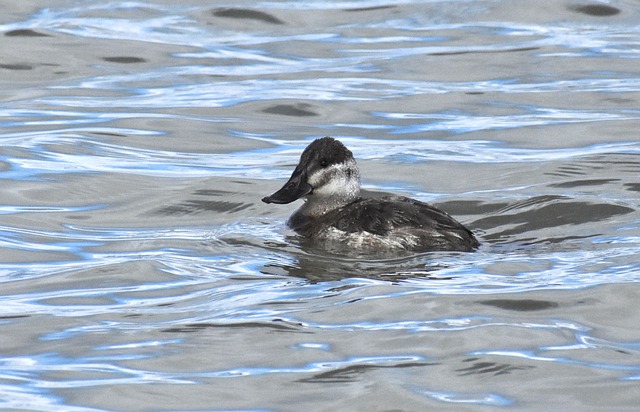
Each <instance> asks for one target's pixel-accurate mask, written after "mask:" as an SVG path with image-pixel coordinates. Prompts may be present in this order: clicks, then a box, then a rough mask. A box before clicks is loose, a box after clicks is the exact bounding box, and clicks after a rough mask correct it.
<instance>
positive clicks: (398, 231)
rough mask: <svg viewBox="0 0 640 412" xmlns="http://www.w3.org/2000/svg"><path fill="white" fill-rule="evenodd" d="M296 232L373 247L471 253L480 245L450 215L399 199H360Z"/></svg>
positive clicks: (309, 222) (414, 201)
mask: <svg viewBox="0 0 640 412" xmlns="http://www.w3.org/2000/svg"><path fill="white" fill-rule="evenodd" d="M296 231H298V232H299V233H300V234H302V235H303V236H305V237H307V238H314V237H319V238H321V239H324V240H326V239H329V238H332V237H333V238H334V239H333V240H343V241H345V240H346V241H347V243H348V244H349V246H365V247H366V246H370V247H373V248H375V247H381V248H384V247H394V248H397V247H399V248H402V249H405V250H412V251H431V250H441V251H442V250H450V251H451V250H455V251H471V250H473V249H475V248H477V247H478V246H479V242H478V241H477V240H476V238H475V237H474V236H473V233H471V231H470V230H468V229H467V228H466V227H464V226H463V225H462V224H461V223H459V222H458V221H456V220H455V219H454V218H452V217H451V216H450V215H449V214H447V213H446V212H443V211H441V210H439V209H437V208H435V207H433V206H431V205H429V204H427V203H423V202H420V201H418V200H414V199H410V198H407V197H399V196H385V197H382V198H360V199H358V200H356V201H355V202H353V203H350V204H348V205H346V206H344V207H342V208H339V209H336V210H333V211H331V212H329V213H327V214H325V215H323V216H321V217H318V218H314V219H310V220H308V221H307V222H306V224H304V225H301V226H299V227H298V228H296ZM341 237H342V239H341Z"/></svg>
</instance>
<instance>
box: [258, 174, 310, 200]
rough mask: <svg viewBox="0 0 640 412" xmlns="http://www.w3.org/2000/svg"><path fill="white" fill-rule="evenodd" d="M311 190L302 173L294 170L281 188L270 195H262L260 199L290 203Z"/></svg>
mask: <svg viewBox="0 0 640 412" xmlns="http://www.w3.org/2000/svg"><path fill="white" fill-rule="evenodd" d="M312 191H313V188H312V187H311V185H310V184H309V183H307V179H306V177H305V174H304V173H296V172H294V173H293V175H292V176H291V178H290V179H289V181H288V182H287V183H285V185H284V186H282V189H280V190H278V191H277V192H275V193H274V194H272V195H271V196H267V197H263V198H262V201H263V202H265V203H278V204H285V203H291V202H293V201H294V200H298V199H300V198H301V197H303V196H306V195H308V194H309V193H311V192H312Z"/></svg>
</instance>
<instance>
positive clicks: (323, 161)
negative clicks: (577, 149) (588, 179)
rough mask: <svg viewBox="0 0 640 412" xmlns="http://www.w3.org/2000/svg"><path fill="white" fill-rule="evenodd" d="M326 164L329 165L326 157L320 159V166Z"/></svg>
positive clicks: (322, 166)
mask: <svg viewBox="0 0 640 412" xmlns="http://www.w3.org/2000/svg"><path fill="white" fill-rule="evenodd" d="M327 166H329V162H328V161H327V159H320V167H321V168H323V169H324V168H325V167H327Z"/></svg>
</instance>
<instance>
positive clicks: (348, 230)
mask: <svg viewBox="0 0 640 412" xmlns="http://www.w3.org/2000/svg"><path fill="white" fill-rule="evenodd" d="M301 197H305V204H304V205H302V207H300V209H298V210H297V211H296V212H295V213H294V214H293V215H292V216H291V217H290V218H289V220H288V225H289V227H291V228H292V229H293V230H295V231H296V232H297V233H298V234H300V235H302V236H303V237H304V238H306V239H309V240H312V241H313V240H317V241H322V242H327V241H328V242H332V243H334V242H335V243H337V244H344V245H345V246H346V247H349V248H353V249H374V250H375V249H380V250H390V249H398V250H407V251H416V252H424V251H435V250H441V251H443V250H449V251H472V250H474V249H475V248H477V247H478V246H479V242H478V241H477V240H476V238H475V236H474V235H473V233H471V231H470V230H469V229H467V228H466V227H464V226H463V225H462V224H461V223H459V222H458V221H456V220H455V219H454V218H452V217H451V216H449V215H448V214H447V213H445V212H443V211H441V210H439V209H437V208H435V207H433V206H431V205H429V204H427V203H424V202H420V201H418V200H414V199H410V198H407V197H401V196H385V197H379V198H364V197H361V196H360V174H359V172H358V167H357V165H356V162H355V159H354V158H353V155H352V153H351V151H349V150H348V149H347V148H346V147H345V146H344V145H343V144H342V143H340V142H339V141H338V140H335V139H333V138H331V137H324V138H322V139H317V140H315V141H313V142H312V143H311V144H310V145H309V146H308V147H307V148H306V149H305V150H304V152H303V153H302V156H301V158H300V163H299V164H298V166H297V167H296V169H295V170H294V172H293V174H292V175H291V178H290V179H289V181H288V182H287V183H286V184H285V185H284V186H283V187H282V189H280V190H279V191H277V192H276V193H274V194H273V195H271V196H267V197H265V198H263V199H262V201H263V202H265V203H290V202H293V201H294V200H296V199H299V198H301Z"/></svg>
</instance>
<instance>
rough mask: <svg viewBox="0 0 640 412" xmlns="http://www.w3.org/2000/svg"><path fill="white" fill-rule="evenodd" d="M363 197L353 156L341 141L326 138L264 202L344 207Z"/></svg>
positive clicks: (310, 148) (309, 148) (314, 145)
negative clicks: (321, 204) (302, 199)
mask: <svg viewBox="0 0 640 412" xmlns="http://www.w3.org/2000/svg"><path fill="white" fill-rule="evenodd" d="M359 193H360V172H358V166H357V164H356V161H355V159H354V158H353V154H352V153H351V151H350V150H349V149H347V148H346V147H345V146H344V145H343V144H342V143H341V142H340V141H338V140H336V139H334V138H332V137H323V138H322V139H316V140H314V141H313V142H311V144H310V145H309V146H307V148H306V149H304V152H302V156H300V162H299V163H298V166H296V168H295V170H294V171H293V173H292V174H291V177H290V178H289V181H288V182H287V183H285V185H284V186H283V187H282V189H280V190H278V191H277V192H275V193H274V194H272V195H271V196H267V197H265V198H263V199H262V201H263V202H265V203H291V202H293V201H294V200H297V199H300V198H301V197H306V199H307V200H308V201H309V202H310V203H311V202H314V203H315V202H320V203H325V204H327V205H328V204H332V205H335V206H340V205H344V204H347V203H350V202H352V201H353V200H355V199H356V198H357V197H358V195H359Z"/></svg>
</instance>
